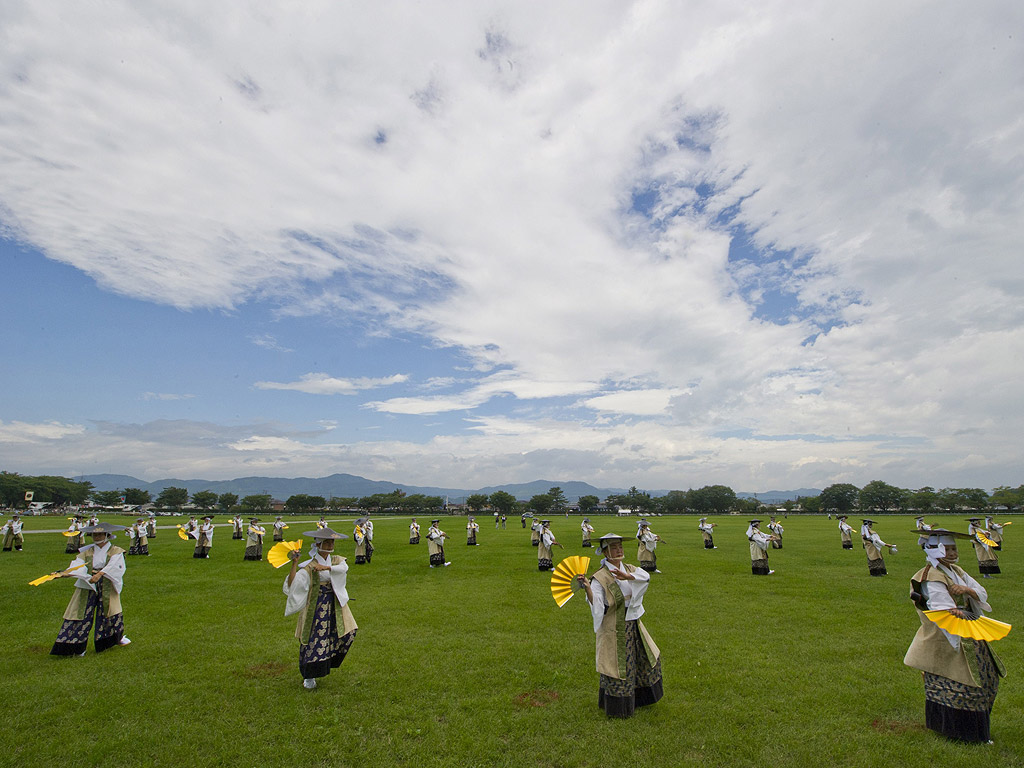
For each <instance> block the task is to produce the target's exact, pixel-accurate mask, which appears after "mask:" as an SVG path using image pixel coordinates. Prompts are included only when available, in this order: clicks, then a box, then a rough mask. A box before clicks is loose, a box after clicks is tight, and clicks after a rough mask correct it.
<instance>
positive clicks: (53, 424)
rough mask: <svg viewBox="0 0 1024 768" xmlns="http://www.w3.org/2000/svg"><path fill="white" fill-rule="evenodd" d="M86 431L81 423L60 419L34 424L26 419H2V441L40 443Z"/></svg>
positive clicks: (0, 425)
mask: <svg viewBox="0 0 1024 768" xmlns="http://www.w3.org/2000/svg"><path fill="white" fill-rule="evenodd" d="M84 431H85V427H83V426H82V425H81V424H62V423H60V422H58V421H47V422H43V423H37V424H32V423H28V422H24V421H10V422H7V423H4V422H3V421H0V443H38V442H41V441H49V440H61V439H63V438H65V437H70V436H72V435H80V434H82V433H83V432H84Z"/></svg>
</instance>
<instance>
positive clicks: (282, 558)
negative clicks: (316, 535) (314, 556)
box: [267, 539, 302, 568]
mask: <svg viewBox="0 0 1024 768" xmlns="http://www.w3.org/2000/svg"><path fill="white" fill-rule="evenodd" d="M296 549H302V539H299V540H298V541H281V542H278V543H277V544H275V545H274V546H272V547H271V548H270V551H269V552H267V562H268V563H270V564H271V565H272V566H274V567H275V568H280V567H281V566H282V565H284V564H285V563H287V562H288V553H289V552H292V551H293V550H296Z"/></svg>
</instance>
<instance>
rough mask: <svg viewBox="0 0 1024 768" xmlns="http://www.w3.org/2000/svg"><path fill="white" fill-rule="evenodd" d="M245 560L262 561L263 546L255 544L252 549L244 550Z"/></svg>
mask: <svg viewBox="0 0 1024 768" xmlns="http://www.w3.org/2000/svg"><path fill="white" fill-rule="evenodd" d="M243 559H245V560H262V559H263V545H262V544H257V545H256V546H254V547H246V548H245V557H244V558H243Z"/></svg>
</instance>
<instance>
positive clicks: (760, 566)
mask: <svg viewBox="0 0 1024 768" xmlns="http://www.w3.org/2000/svg"><path fill="white" fill-rule="evenodd" d="M769 570H771V569H770V568H769V567H768V558H765V559H764V560H751V561H750V571H751V573H753V574H754V575H755V576H767V575H768V571H769Z"/></svg>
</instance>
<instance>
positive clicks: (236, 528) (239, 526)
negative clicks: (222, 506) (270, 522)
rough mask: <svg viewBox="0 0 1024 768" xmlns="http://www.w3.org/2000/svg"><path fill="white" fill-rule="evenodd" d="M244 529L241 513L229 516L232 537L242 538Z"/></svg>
mask: <svg viewBox="0 0 1024 768" xmlns="http://www.w3.org/2000/svg"><path fill="white" fill-rule="evenodd" d="M244 529H245V522H244V521H243V520H242V516H241V515H237V514H236V515H235V516H234V517H232V518H231V538H232V539H243V538H245V537H244V536H243V535H242V531H243V530H244Z"/></svg>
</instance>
